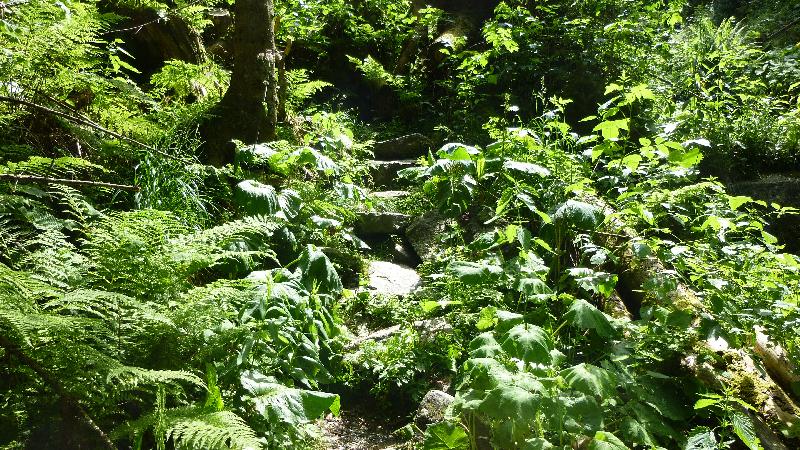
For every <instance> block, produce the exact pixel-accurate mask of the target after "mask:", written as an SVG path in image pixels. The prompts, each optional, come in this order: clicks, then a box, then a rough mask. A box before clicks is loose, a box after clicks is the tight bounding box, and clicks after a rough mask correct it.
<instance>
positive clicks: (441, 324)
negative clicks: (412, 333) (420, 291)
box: [346, 318, 453, 349]
mask: <svg viewBox="0 0 800 450" xmlns="http://www.w3.org/2000/svg"><path fill="white" fill-rule="evenodd" d="M412 326H413V327H414V330H416V332H417V333H418V334H419V336H420V338H421V339H432V338H434V337H435V336H436V335H437V334H439V333H445V332H449V331H452V330H453V327H452V326H451V325H450V324H449V323H448V322H447V321H446V320H444V319H442V318H434V319H425V320H417V321H415V322H414V323H413V324H412ZM403 329H404V328H403V326H402V325H392V326H391V327H387V328H381V329H380V330H376V331H373V332H371V333H369V334H365V335H362V336H358V337H356V338H355V339H353V340H352V341H350V343H349V344H347V346H346V348H347V349H353V348H355V347H358V346H359V345H361V344H362V343H363V342H366V341H374V342H381V341H384V340H386V339H389V338H390V337H392V336H394V335H396V334H399V333H400V332H401V331H403Z"/></svg>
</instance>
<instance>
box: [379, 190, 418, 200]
mask: <svg viewBox="0 0 800 450" xmlns="http://www.w3.org/2000/svg"><path fill="white" fill-rule="evenodd" d="M372 195H373V197H376V198H380V199H383V200H393V199H397V198H403V197H408V196H409V195H411V193H410V192H408V191H378V192H373V193H372Z"/></svg>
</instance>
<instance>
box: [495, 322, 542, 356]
mask: <svg viewBox="0 0 800 450" xmlns="http://www.w3.org/2000/svg"><path fill="white" fill-rule="evenodd" d="M501 347H502V348H503V350H505V351H506V353H508V354H509V355H511V356H512V357H514V358H518V359H521V360H523V361H525V362H536V363H542V364H546V363H548V362H549V361H550V350H552V349H553V341H552V340H551V338H550V335H549V334H548V333H547V332H546V331H545V330H543V329H542V328H540V327H538V326H536V325H531V324H525V323H521V324H519V325H516V326H514V328H512V329H510V330H509V331H508V332H507V333H506V334H505V336H504V339H503V342H502V344H501Z"/></svg>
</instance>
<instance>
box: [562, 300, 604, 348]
mask: <svg viewBox="0 0 800 450" xmlns="http://www.w3.org/2000/svg"><path fill="white" fill-rule="evenodd" d="M564 317H565V318H566V319H567V320H569V321H570V323H571V324H572V325H573V326H576V327H579V328H583V329H592V330H595V332H597V335H598V336H600V337H604V338H610V337H613V336H614V335H615V334H616V333H615V330H614V327H613V326H611V322H610V321H609V320H608V316H606V314H605V313H604V312H603V311H600V310H599V309H597V308H596V307H595V306H594V305H592V304H591V303H589V302H587V301H586V300H583V299H577V300H575V301H574V302H573V303H572V305H571V306H570V308H569V310H567V312H566V314H565V315H564Z"/></svg>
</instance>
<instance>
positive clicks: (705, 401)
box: [694, 398, 722, 409]
mask: <svg viewBox="0 0 800 450" xmlns="http://www.w3.org/2000/svg"><path fill="white" fill-rule="evenodd" d="M721 401H722V400H720V399H718V398H701V399H700V400H698V401H697V402H696V403H695V404H694V409H703V408H708V407H709V406H714V405H716V404H719V403H720V402H721Z"/></svg>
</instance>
